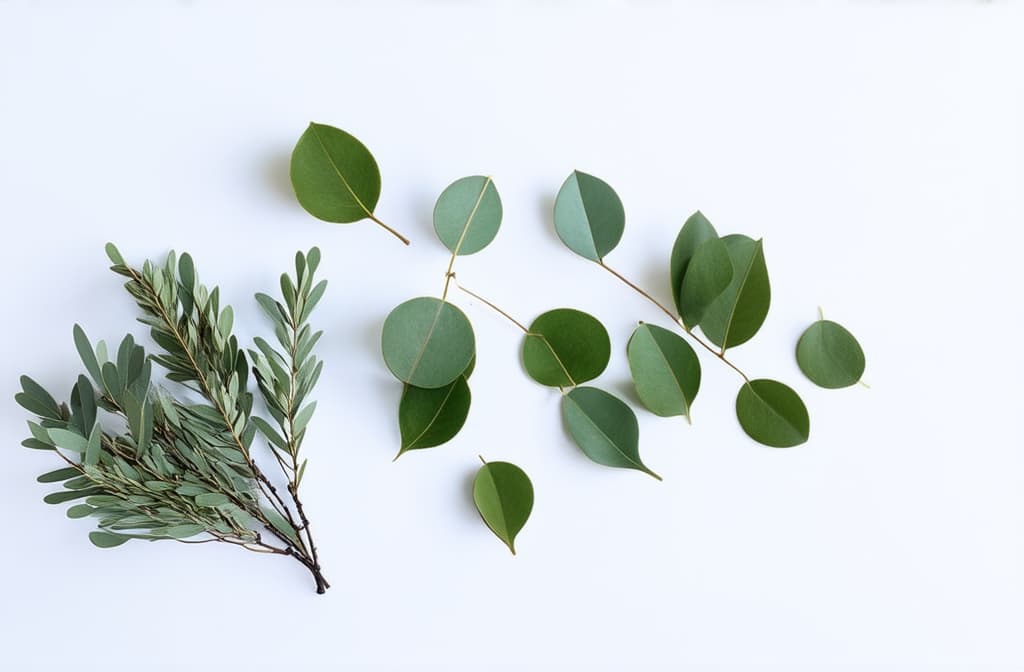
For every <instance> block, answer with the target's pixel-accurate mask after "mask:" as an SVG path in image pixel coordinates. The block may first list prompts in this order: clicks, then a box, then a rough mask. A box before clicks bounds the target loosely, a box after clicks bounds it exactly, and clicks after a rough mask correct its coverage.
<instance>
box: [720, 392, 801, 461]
mask: <svg viewBox="0 0 1024 672" xmlns="http://www.w3.org/2000/svg"><path fill="white" fill-rule="evenodd" d="M736 417H737V418H739V421H740V426H742V427H743V431H745V432H746V433H747V434H748V435H749V436H750V438H752V439H754V440H755V441H757V442H758V443H763V444H764V445H766V446H772V447H774V448H790V447H792V446H797V445H800V444H801V443H804V442H805V441H807V437H808V436H809V435H810V431H811V421H810V418H808V416H807V407H806V406H804V402H803V401H801V400H800V397H799V396H798V395H797V393H796V392H794V391H793V390H792V389H791V388H790V387H788V386H786V385H783V384H782V383H780V382H778V381H776V380H768V379H766V378H760V379H758V380H752V381H750V382H749V383H744V385H743V387H741V388H740V392H739V394H738V395H736Z"/></svg>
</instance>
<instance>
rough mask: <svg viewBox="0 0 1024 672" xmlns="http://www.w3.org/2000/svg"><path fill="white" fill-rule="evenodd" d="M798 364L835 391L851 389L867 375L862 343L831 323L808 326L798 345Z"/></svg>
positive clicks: (817, 380)
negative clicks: (842, 388) (851, 386)
mask: <svg viewBox="0 0 1024 672" xmlns="http://www.w3.org/2000/svg"><path fill="white" fill-rule="evenodd" d="M796 361H797V364H799V365H800V370H801V371H803V372H804V375H805V376H807V377H808V378H810V379H811V382H813V383H814V384H815V385H820V386H821V387H826V388H829V389H832V390H834V389H838V388H841V387H849V386H850V385H853V384H855V383H857V382H858V381H859V380H860V379H861V376H863V375H864V351H863V350H862V349H861V347H860V343H858V342H857V339H856V338H854V337H853V334H851V333H850V332H849V331H847V330H846V328H845V327H843V326H842V325H840V324H837V323H836V322H832V321H831V320H818V321H817V322H815V323H814V324H812V325H811V326H809V327H807V330H806V331H804V333H803V335H802V336H800V340H799V341H798V342H797V344H796Z"/></svg>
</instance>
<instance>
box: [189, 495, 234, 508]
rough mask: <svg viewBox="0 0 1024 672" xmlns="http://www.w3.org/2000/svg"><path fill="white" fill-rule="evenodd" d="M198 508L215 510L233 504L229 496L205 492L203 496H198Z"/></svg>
mask: <svg viewBox="0 0 1024 672" xmlns="http://www.w3.org/2000/svg"><path fill="white" fill-rule="evenodd" d="M195 501H196V506H203V507H208V508H214V507H217V506H224V505H226V504H229V503H231V500H230V499H228V497H227V495H224V494H222V493H219V492H204V493H203V494H201V495H196V500H195Z"/></svg>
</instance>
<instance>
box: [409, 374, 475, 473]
mask: <svg viewBox="0 0 1024 672" xmlns="http://www.w3.org/2000/svg"><path fill="white" fill-rule="evenodd" d="M469 402H470V392H469V385H468V384H467V383H466V376H465V375H461V376H459V377H458V378H456V379H455V381H454V382H451V383H449V384H448V385H445V386H444V387H438V388H435V389H425V388H422V387H414V386H412V385H406V386H405V389H404V390H403V392H402V401H401V402H400V403H399V405H398V429H399V431H400V432H401V435H402V446H401V449H400V450H399V451H398V455H401V454H402V453H404V452H405V451H407V450H416V449H419V448H432V447H434V446H440V445H441V444H442V443H446V442H448V441H450V440H451V439H453V438H454V437H455V435H456V434H458V433H459V430H460V429H462V425H463V424H465V422H466V416H468V415H469ZM396 459H397V457H396Z"/></svg>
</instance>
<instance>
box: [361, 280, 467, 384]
mask: <svg viewBox="0 0 1024 672" xmlns="http://www.w3.org/2000/svg"><path fill="white" fill-rule="evenodd" d="M475 347H476V342H475V339H474V336H473V327H472V326H471V325H470V323H469V320H468V319H467V318H466V316H465V314H463V312H462V311H461V310H459V309H458V308H456V307H455V306H453V305H452V304H450V303H448V302H446V301H442V300H440V299H436V298H433V297H429V296H423V297H420V298H418V299H410V300H409V301H406V302H405V303H403V304H401V305H399V306H398V307H397V308H395V309H394V310H392V311H391V314H390V315H388V317H387V319H386V320H384V329H383V332H382V334H381V350H382V351H383V353H384V362H385V363H386V364H387V366H388V368H389V369H390V370H391V373H393V374H394V375H395V377H396V378H398V379H399V380H401V381H402V382H403V383H408V384H410V385H415V386H416V387H426V388H437V387H444V386H445V385H447V384H449V383H451V382H452V381H454V380H455V379H456V378H458V377H459V376H460V375H461V374H462V372H463V371H465V370H466V368H467V367H469V364H470V362H471V361H472V359H473V355H474V353H475Z"/></svg>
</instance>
